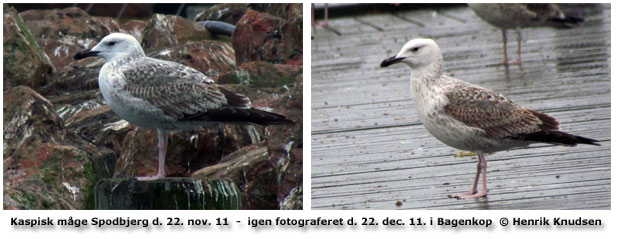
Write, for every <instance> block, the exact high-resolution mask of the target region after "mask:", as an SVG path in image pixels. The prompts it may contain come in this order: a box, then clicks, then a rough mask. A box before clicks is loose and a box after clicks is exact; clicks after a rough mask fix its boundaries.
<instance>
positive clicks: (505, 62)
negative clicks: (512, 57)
mask: <svg viewBox="0 0 617 239" xmlns="http://www.w3.org/2000/svg"><path fill="white" fill-rule="evenodd" d="M517 33H518V59H517V60H516V61H514V62H510V61H508V34H507V32H506V29H501V36H502V38H503V41H502V42H503V61H502V62H499V63H497V64H490V65H489V66H501V65H504V66H509V65H520V64H521V34H520V33H521V32H520V31H519V29H517Z"/></svg>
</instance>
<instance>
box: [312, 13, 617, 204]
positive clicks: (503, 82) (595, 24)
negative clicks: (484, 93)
mask: <svg viewBox="0 0 617 239" xmlns="http://www.w3.org/2000/svg"><path fill="white" fill-rule="evenodd" d="M439 7H440V6H436V7H435V9H418V10H413V11H408V12H403V13H402V15H403V16H405V18H409V19H413V20H414V21H418V22H422V23H423V24H424V27H420V26H418V25H417V24H412V23H410V22H408V21H405V20H402V18H401V17H396V16H394V15H392V14H388V13H383V14H376V15H362V16H353V17H344V18H335V19H330V21H329V24H330V26H332V27H333V28H335V29H337V30H338V31H339V32H340V33H341V36H338V35H336V34H334V33H332V32H330V31H327V30H324V29H323V28H320V27H317V28H315V30H314V33H313V37H314V39H313V41H312V42H311V44H312V45H311V48H312V52H311V57H312V59H311V64H312V67H311V73H312V74H311V75H312V76H311V78H312V79H311V81H312V84H311V90H312V98H311V104H312V105H311V113H312V115H311V127H312V136H311V138H312V139H311V145H312V149H311V153H312V158H311V167H312V176H311V177H312V188H311V194H312V195H311V198H312V207H313V208H314V209H610V130H611V129H610V104H611V103H610V5H583V7H580V8H578V9H579V10H582V11H583V14H584V16H585V17H586V19H587V21H586V22H585V23H584V24H583V25H582V26H581V27H579V28H575V29H568V30H556V29H551V28H534V29H524V30H523V41H524V43H523V48H522V58H523V64H522V67H520V68H519V67H516V66H511V67H510V68H509V71H506V70H505V69H504V67H489V66H487V65H488V64H491V63H496V62H499V61H501V60H502V58H503V55H502V48H501V47H502V43H501V33H500V31H499V30H498V29H496V28H494V27H492V26H490V25H488V24H487V23H485V22H483V21H482V20H480V19H479V18H478V17H476V16H475V14H474V13H473V12H472V11H471V10H470V9H469V8H467V7H464V6H461V7H454V8H446V9H439ZM437 11H439V12H437ZM440 13H443V14H440ZM453 16H454V17H453ZM461 20H463V21H461ZM363 22H370V23H371V24H370V25H366V24H363ZM509 36H510V37H509V39H511V41H510V42H509V43H508V50H509V51H508V52H509V55H510V57H511V58H513V57H514V56H515V52H516V41H515V40H514V39H516V38H515V35H514V33H513V32H509ZM417 37H430V38H433V39H435V40H436V41H437V43H438V44H439V45H440V47H441V49H442V52H443V54H444V60H445V70H446V72H447V74H449V75H451V76H454V77H457V78H460V79H463V80H466V81H468V82H471V83H474V84H477V85H481V86H484V87H487V88H489V89H493V90H495V91H498V92H501V93H503V94H504V95H506V96H508V97H509V98H511V99H513V100H514V101H516V102H517V103H518V104H520V105H522V106H526V107H528V108H531V109H535V110H538V111H542V112H545V113H548V114H550V115H551V116H553V117H555V118H557V119H558V120H559V121H560V122H561V128H562V130H564V131H567V132H570V133H573V134H577V135H582V136H585V137H590V138H594V139H597V140H600V141H601V144H602V146H600V147H596V146H586V145H584V146H577V147H573V148H568V147H561V146H551V145H546V144H534V145H532V146H531V147H530V148H527V149H518V150H510V151H506V152H498V153H495V154H492V155H489V156H488V182H489V190H490V193H489V197H488V198H487V199H479V200H455V199H449V198H447V195H448V194H451V193H458V192H463V191H467V190H469V187H470V186H471V183H472V182H473V177H474V173H475V168H476V165H475V163H476V161H477V159H476V157H463V158H460V157H454V155H456V154H457V153H458V152H459V151H458V150H456V149H453V148H451V147H448V146H446V145H444V144H443V143H441V142H439V141H438V140H436V139H435V138H433V137H432V136H431V135H429V133H428V132H427V131H426V130H425V129H424V127H423V126H422V124H421V123H420V121H419V120H418V118H417V114H416V111H415V106H414V104H413V101H412V100H411V95H410V91H409V72H410V69H409V68H408V67H405V66H402V65H401V66H395V67H390V68H386V69H380V68H379V63H380V62H381V61H382V60H383V59H385V58H386V57H388V56H391V55H394V54H396V53H397V52H398V51H399V49H400V47H401V46H402V45H403V44H404V43H406V42H407V41H408V40H411V39H413V38H417ZM397 201H400V202H402V205H401V206H397V205H396V202H397Z"/></svg>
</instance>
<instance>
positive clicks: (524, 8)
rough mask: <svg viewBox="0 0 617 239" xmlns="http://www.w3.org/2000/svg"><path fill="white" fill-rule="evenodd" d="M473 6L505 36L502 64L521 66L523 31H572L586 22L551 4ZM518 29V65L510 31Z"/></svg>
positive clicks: (481, 16) (474, 4)
mask: <svg viewBox="0 0 617 239" xmlns="http://www.w3.org/2000/svg"><path fill="white" fill-rule="evenodd" d="M468 5H469V7H470V8H471V9H472V10H473V11H474V12H475V13H476V15H478V16H479V17H480V18H482V19H483V20H484V21H486V22H488V23H490V24H491V25H493V26H496V27H498V28H499V29H501V35H502V37H503V62H501V63H499V64H503V65H512V64H519V65H520V64H521V28H525V27H555V28H572V27H574V26H576V25H577V24H579V23H580V22H583V21H584V19H583V18H579V17H575V16H570V15H566V14H564V13H563V12H562V11H561V10H559V7H557V5H555V4H551V3H529V4H525V3H469V4H468ZM508 29H515V30H516V34H517V41H518V48H517V52H516V53H517V58H516V61H514V62H509V61H508V53H507V42H508V37H507V34H506V30H508Z"/></svg>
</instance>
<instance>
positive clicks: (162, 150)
mask: <svg viewBox="0 0 617 239" xmlns="http://www.w3.org/2000/svg"><path fill="white" fill-rule="evenodd" d="M156 134H157V136H158V139H159V170H158V173H157V174H156V175H155V176H145V177H137V180H140V181H150V180H157V179H161V178H164V177H165V154H166V153H167V133H166V132H165V130H162V129H156Z"/></svg>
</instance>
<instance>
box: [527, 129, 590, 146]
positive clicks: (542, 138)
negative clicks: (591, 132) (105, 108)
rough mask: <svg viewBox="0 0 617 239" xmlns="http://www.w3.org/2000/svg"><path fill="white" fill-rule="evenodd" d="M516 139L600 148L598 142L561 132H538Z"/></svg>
mask: <svg viewBox="0 0 617 239" xmlns="http://www.w3.org/2000/svg"><path fill="white" fill-rule="evenodd" d="M516 139H521V140H528V141H534V142H542V143H549V144H561V145H566V146H575V145H577V144H591V145H597V146H600V144H599V143H598V142H599V141H598V140H595V139H590V138H585V137H581V136H577V135H573V134H568V133H566V132H561V131H545V130H543V131H538V132H534V133H530V134H524V135H520V136H519V137H516Z"/></svg>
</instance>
